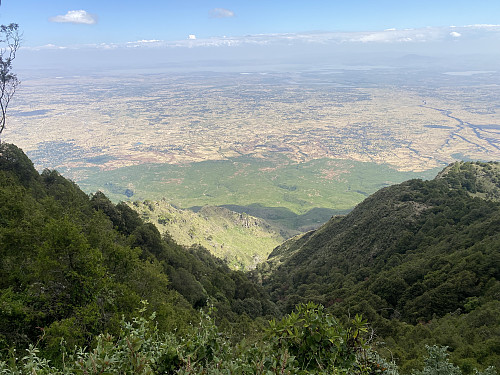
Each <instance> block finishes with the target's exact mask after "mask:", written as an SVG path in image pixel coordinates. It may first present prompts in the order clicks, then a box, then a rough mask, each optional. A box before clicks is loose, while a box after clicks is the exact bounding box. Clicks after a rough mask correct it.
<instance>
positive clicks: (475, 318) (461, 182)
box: [257, 163, 500, 369]
mask: <svg viewBox="0 0 500 375" xmlns="http://www.w3.org/2000/svg"><path fill="white" fill-rule="evenodd" d="M498 171H499V164H498V163H458V164H455V165H452V166H451V167H450V168H448V169H447V170H446V171H445V172H444V173H441V174H440V175H439V177H438V178H436V179H435V180H432V181H421V180H410V181H408V182H404V183H402V184H400V185H395V186H391V187H387V188H384V189H382V190H380V191H378V192H377V193H375V194H373V195H372V196H370V197H369V198H367V199H366V200H365V201H363V202H362V203H361V204H359V205H358V206H357V207H356V208H355V209H354V210H353V211H352V212H351V213H350V214H348V215H347V216H345V217H343V218H334V219H332V220H331V221H329V222H328V223H326V224H325V225H324V226H322V227H321V228H319V229H318V230H316V231H314V232H310V233H307V234H306V235H303V236H301V237H300V238H298V239H295V240H290V241H288V242H286V243H285V244H284V245H283V246H282V247H280V248H278V249H276V250H275V251H273V253H271V255H270V258H269V262H268V263H267V264H263V265H262V266H260V267H259V268H258V270H259V273H258V274H257V276H258V278H259V279H260V280H262V283H263V285H264V287H265V288H266V290H267V291H268V292H269V293H270V295H271V298H272V300H273V301H275V302H276V303H277V304H278V305H279V306H280V307H281V308H282V309H283V310H285V311H291V310H292V309H293V306H295V305H296V304H297V303H299V302H303V301H311V300H312V301H315V302H318V303H322V304H324V305H325V306H328V308H329V310H330V311H332V312H334V313H335V314H337V315H339V316H342V315H344V314H351V315H352V314H355V313H362V314H363V316H365V317H367V318H368V319H369V321H371V322H373V324H374V327H375V333H376V334H377V336H378V337H379V339H380V340H381V341H385V342H386V344H387V349H389V350H390V351H391V353H392V354H393V355H394V356H395V357H396V358H397V359H398V361H399V363H400V364H403V369H404V368H408V367H412V366H414V365H415V359H416V358H417V357H418V356H420V355H421V354H422V350H423V344H424V343H425V344H435V343H438V344H441V345H447V346H449V347H450V349H451V351H452V354H451V358H452V359H453V360H455V361H456V362H457V363H459V364H460V365H461V366H462V367H463V368H464V369H471V368H472V367H473V366H475V365H483V366H486V365H495V366H497V367H498V366H499V365H500V315H499V314H498V311H500V203H497V202H495V201H492V200H485V199H481V198H477V197H474V196H471V193H472V195H476V196H477V195H481V196H484V197H493V198H495V196H494V193H492V192H495V191H497V190H496V189H498V188H499V187H500V185H499V181H500V180H499V177H500V175H499V173H498ZM469 185H470V186H469Z"/></svg>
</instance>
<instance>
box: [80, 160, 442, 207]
mask: <svg viewBox="0 0 500 375" xmlns="http://www.w3.org/2000/svg"><path fill="white" fill-rule="evenodd" d="M437 172H438V170H437V169H436V170H429V171H426V172H421V173H415V172H400V171H397V170H395V169H393V168H391V167H389V166H387V165H380V164H375V163H365V162H356V161H350V160H335V159H317V160H312V161H308V162H303V163H296V162H293V161H291V160H289V159H287V158H286V157H284V156H278V155H276V156H274V157H272V158H266V159H262V158H255V157H238V158H231V159H227V160H217V161H202V162H196V163H189V164H180V165H178V164H145V165H139V166H132V167H124V168H118V169H115V170H111V171H91V172H90V173H89V175H88V177H87V178H86V179H84V180H81V181H76V182H77V183H78V184H79V185H80V186H81V187H82V188H83V189H84V190H85V191H86V192H89V193H90V192H95V191H97V190H101V191H102V192H104V193H105V194H106V195H107V196H108V197H110V199H111V200H113V201H115V202H117V201H127V200H131V201H136V200H160V199H165V200H167V201H168V202H169V203H171V204H173V205H174V206H176V207H179V208H190V207H195V206H205V205H211V206H221V205H237V206H249V205H258V206H261V207H274V208H284V209H286V210H287V211H288V210H289V211H291V212H293V213H295V214H299V215H301V214H305V213H307V212H308V211H310V210H312V209H314V208H318V207H320V208H328V209H333V210H346V209H351V208H352V207H354V206H355V205H356V204H358V203H359V202H361V201H362V200H363V199H364V198H366V197H367V196H368V195H369V194H371V193H373V192H375V191H377V190H379V189H380V188H382V187H385V186H389V185H392V184H396V183H399V182H402V181H405V180H408V179H413V178H422V179H429V178H433V177H434V176H435V175H436V173H437Z"/></svg>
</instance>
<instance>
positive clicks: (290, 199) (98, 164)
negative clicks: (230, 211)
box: [5, 67, 500, 213]
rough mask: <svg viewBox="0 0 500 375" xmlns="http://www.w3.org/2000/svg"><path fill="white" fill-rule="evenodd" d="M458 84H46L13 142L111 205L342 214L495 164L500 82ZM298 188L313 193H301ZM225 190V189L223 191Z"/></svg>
mask: <svg viewBox="0 0 500 375" xmlns="http://www.w3.org/2000/svg"><path fill="white" fill-rule="evenodd" d="M452 73H453V72H445V71H439V70H438V69H434V70H431V69H429V70H425V69H418V68H413V69H408V68H405V69H403V68H389V67H367V68H363V67H361V68H359V69H357V68H355V67H351V68H332V67H329V68H328V67H323V68H317V69H309V70H297V71H289V72H286V71H285V72H283V71H273V70H271V71H262V70H259V71H249V72H231V71H229V72H220V71H219V72H217V71H215V72H189V73H180V72H168V71H165V72H162V73H149V74H145V73H140V72H137V73H134V72H133V71H128V72H113V71H111V72H103V73H95V74H87V75H81V76H78V75H76V76H58V77H53V76H50V77H47V76H43V74H38V75H33V76H32V77H29V78H28V79H26V80H25V81H24V82H23V86H22V89H20V90H19V93H18V94H17V95H18V96H19V97H18V100H17V101H16V103H15V104H13V107H12V113H11V120H10V121H11V123H10V124H9V127H8V129H7V130H6V132H5V136H6V139H8V140H9V141H11V142H14V143H16V144H18V145H19V146H20V147H22V148H23V149H24V150H26V152H27V153H28V155H29V156H30V157H31V158H32V159H33V161H34V163H35V165H36V166H37V168H39V169H43V168H56V169H58V170H59V171H61V172H62V173H63V174H64V175H65V176H67V177H68V178H71V179H73V180H74V181H76V182H78V183H79V184H81V186H82V187H83V188H84V189H85V190H86V191H87V192H92V191H96V190H98V189H99V190H102V191H104V192H106V193H107V194H109V196H110V197H111V198H112V199H113V200H114V201H119V200H129V199H132V200H136V199H154V200H158V199H161V198H166V199H167V200H169V201H170V202H171V203H173V204H175V205H177V206H179V207H183V208H188V207H191V206H199V205H205V204H210V205H224V204H236V205H243V206H244V205H248V204H261V205H263V206H270V207H275V206H277V207H285V208H288V209H291V210H292V211H294V212H296V213H304V212H306V211H307V210H309V209H312V208H315V207H321V208H329V209H346V208H352V207H353V206H354V205H355V204H356V203H358V202H360V201H361V199H363V197H365V196H366V195H367V194H370V193H373V192H374V191H376V190H377V189H378V188H379V187H381V186H384V184H385V185H388V184H392V183H396V182H401V181H404V180H406V179H408V178H413V177H416V178H422V177H423V178H432V177H433V176H434V175H435V174H436V173H437V171H438V170H439V169H441V168H442V167H443V166H444V165H446V164H448V163H450V162H452V161H454V160H456V159H462V160H464V159H465V160H469V159H472V160H499V159H500V149H499V147H500V145H499V142H500V112H499V105H498V103H499V98H500V90H499V87H500V86H499V84H500V81H499V78H498V75H496V74H495V72H482V73H481V74H471V75H451V74H452ZM350 163H351V164H350ZM359 163H366V164H363V165H364V166H365V167H364V168H361V169H364V170H365V171H366V170H371V169H373V170H374V173H373V174H372V175H365V176H364V180H365V181H364V182H363V183H366V184H367V185H372V187H371V188H370V187H366V186H361V185H362V184H363V183H359V182H358V181H359V178H358V177H357V175H356V172H355V170H356V166H360V165H361V164H359ZM377 168H379V170H377ZM380 168H382V169H380ZM295 169H296V170H297V171H295ZM203 171H208V172H207V175H204V172H203ZM273 171H276V173H273ZM301 171H303V173H302V172H301ZM375 171H376V172H375ZM399 172H401V173H403V174H402V175H399V176H398V173H399ZM412 173H413V174H412ZM197 174H201V176H200V180H199V181H197V180H196V178H197ZM215 176H217V177H215ZM231 176H232V177H231ZM241 176H247V177H248V179H249V180H247V181H245V180H244V178H243V177H241ZM391 176H393V177H391ZM297 177H299V179H302V182H300V184H302V186H304V187H306V188H305V189H299V188H297V189H296V190H293V189H295V187H294V186H295V182H294V183H291V182H290V180H293V181H297ZM231 178H232V180H233V181H231V183H230V185H231V186H232V187H231V188H228V184H224V183H223V185H224V186H221V184H219V180H220V179H221V180H222V181H225V180H227V181H229V179H231ZM277 178H278V179H281V180H282V181H275V180H276V179H277ZM351 180H354V181H356V182H352V181H351ZM195 181H196V182H198V183H195ZM330 181H332V183H331V184H330V185H329V182H330ZM336 181H337V182H338V181H345V182H346V185H345V186H342V187H340V188H339V186H335V185H336ZM146 182H147V183H146ZM233 182H234V183H233ZM273 184H274V185H275V186H274V187H272V188H271V187H270V185H273ZM307 185H309V186H307ZM255 186H259V187H262V188H263V192H262V194H261V195H259V192H258V190H260V189H256V188H255ZM279 186H281V187H279ZM283 187H285V188H283ZM287 187H288V188H287ZM231 189H232V190H234V191H231ZM357 190H359V191H361V192H362V193H356V191H357ZM326 192H328V193H326ZM132 194H133V195H132ZM210 195H212V197H211V196H210Z"/></svg>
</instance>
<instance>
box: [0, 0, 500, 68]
mask: <svg viewBox="0 0 500 375" xmlns="http://www.w3.org/2000/svg"><path fill="white" fill-rule="evenodd" d="M0 22H1V23H2V24H8V23H10V22H15V23H18V24H19V25H20V28H21V30H22V31H23V43H22V45H23V48H24V50H25V51H26V54H25V55H24V56H25V57H26V58H25V61H24V62H26V61H28V59H31V60H32V59H33V56H36V58H39V60H40V62H48V61H49V60H50V59H52V60H53V61H56V60H58V61H66V62H69V61H71V59H74V61H77V60H78V59H81V58H82V57H81V56H79V54H78V51H79V50H80V51H86V52H87V53H89V50H92V49H93V50H94V52H90V54H91V55H92V54H94V56H93V57H92V59H94V60H95V59H96V58H98V55H97V52H96V50H98V51H104V50H108V51H109V50H113V51H115V52H114V57H113V54H112V53H108V54H107V57H106V58H108V59H110V60H113V59H115V61H118V60H119V59H123V58H124V53H125V52H124V50H127V49H129V50H130V49H137V48H148V49H149V50H151V49H156V51H157V52H156V54H157V55H159V52H158V51H160V50H162V51H164V52H165V51H166V50H167V49H172V48H181V49H182V48H189V49H192V48H193V47H209V48H218V50H217V52H216V54H217V55H224V54H226V51H223V50H222V49H221V47H223V48H229V47H237V48H239V51H238V55H243V56H251V55H252V54H255V53H261V54H266V53H271V54H273V53H274V54H277V52H276V51H279V50H280V48H284V46H285V45H292V44H293V45H294V46H296V45H298V46H299V47H298V48H305V49H307V46H308V45H312V44H315V45H316V46H317V50H318V51H320V50H321V48H323V49H324V46H325V45H328V46H337V47H338V46H341V49H342V48H343V49H346V51H347V50H349V51H351V49H350V47H346V46H347V45H349V46H354V45H357V46H358V47H359V46H362V48H363V49H368V50H369V49H370V48H371V47H370V45H377V46H379V47H380V46H382V45H383V46H384V47H383V48H387V45H388V44H393V45H397V48H398V49H401V50H405V51H406V50H407V51H408V52H412V51H413V52H419V51H422V50H423V51H425V48H424V46H425V45H427V46H428V47H429V50H430V51H432V50H435V51H439V50H443V48H442V47H440V46H438V44H442V45H443V46H445V45H446V46H448V47H449V48H450V49H451V50H456V51H466V50H468V49H469V48H470V49H471V52H474V53H478V52H481V50H482V49H483V50H484V52H486V53H491V52H492V50H493V51H495V50H500V42H499V41H500V26H498V25H500V1H499V0H475V1H472V0H453V1H452V0H418V1H415V0H341V1H339V0H309V1H305V0H303V1H297V0H287V1H281V0H275V1H273V0H220V1H212V0H140V1H137V0H135V1H131V0H121V1H117V0H3V1H2V3H1V6H0ZM263 45H268V46H269V45H277V46H278V47H275V48H274V47H273V50H271V48H268V49H267V52H265V51H264V50H265V48H264V49H263V48H261V49H260V50H259V51H256V48H257V47H256V46H263ZM242 46H247V47H248V48H247V49H246V50H245V51H243V49H242ZM448 47H446V48H448ZM294 48H295V47H294ZM353 48H354V47H353ZM383 48H379V50H380V51H381V50H383ZM446 48H445V49H446ZM49 50H51V51H53V52H52V54H53V56H52V57H49V55H50V53H49V52H48V51H49ZM62 51H65V53H63V52H62ZM35 52H37V53H38V55H37V54H36V53H35ZM150 52H151V51H149V52H148V53H146V55H148V54H149V53H150ZM203 52H204V53H206V50H205V51H203ZM81 53H83V52H81ZM211 53H212V54H213V51H212V52H211ZM136 54H137V53H136ZM179 55H180V56H184V55H195V54H193V53H191V52H186V51H182V52H181V53H179ZM71 56H73V57H71ZM106 58H104V60H106ZM21 59H22V58H21Z"/></svg>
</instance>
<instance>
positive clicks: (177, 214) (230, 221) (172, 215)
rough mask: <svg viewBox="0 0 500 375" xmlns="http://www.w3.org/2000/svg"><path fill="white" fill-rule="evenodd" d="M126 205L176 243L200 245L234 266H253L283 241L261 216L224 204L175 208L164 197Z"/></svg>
mask: <svg viewBox="0 0 500 375" xmlns="http://www.w3.org/2000/svg"><path fill="white" fill-rule="evenodd" d="M128 205H129V207H131V208H132V209H134V210H135V211H137V212H138V213H139V215H140V216H141V218H142V219H144V220H145V221H147V222H150V223H153V224H154V225H156V226H157V227H158V229H159V230H160V232H161V233H168V234H169V235H170V236H171V237H172V238H173V239H174V240H175V241H176V242H177V243H179V244H181V245H184V246H192V245H200V246H203V247H204V248H206V249H207V250H209V251H210V253H211V254H213V255H214V256H216V257H217V258H220V259H223V260H224V261H225V262H226V263H227V264H228V265H229V266H230V267H231V268H233V269H240V270H249V269H253V268H255V266H256V265H257V264H258V263H261V262H262V261H264V260H265V259H266V258H267V256H268V255H269V253H270V252H271V251H272V250H273V249H274V248H275V247H277V246H278V245H280V244H281V243H283V241H285V238H284V237H283V234H282V231H280V230H279V229H278V228H276V227H273V226H271V225H270V224H268V223H267V222H265V221H264V220H262V219H259V218H256V217H253V216H250V215H248V214H245V213H237V212H233V211H230V210H228V209H227V208H223V207H211V206H204V207H202V208H201V209H200V210H199V211H198V212H193V211H191V210H182V209H178V208H175V207H173V206H172V205H170V204H169V203H167V202H166V201H165V200H161V201H157V202H151V201H143V202H138V201H136V202H133V203H128Z"/></svg>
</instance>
